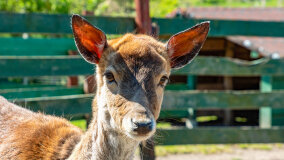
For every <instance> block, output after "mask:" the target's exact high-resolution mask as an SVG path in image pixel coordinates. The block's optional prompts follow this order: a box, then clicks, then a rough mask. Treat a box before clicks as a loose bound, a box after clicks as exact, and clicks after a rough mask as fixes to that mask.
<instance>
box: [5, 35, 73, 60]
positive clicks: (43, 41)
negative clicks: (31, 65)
mask: <svg viewBox="0 0 284 160" xmlns="http://www.w3.org/2000/svg"><path fill="white" fill-rule="evenodd" d="M0 44H1V47H0V56H58V55H68V51H69V50H72V51H76V50H77V48H76V46H75V42H74V39H73V38H28V39H23V38H0Z"/></svg>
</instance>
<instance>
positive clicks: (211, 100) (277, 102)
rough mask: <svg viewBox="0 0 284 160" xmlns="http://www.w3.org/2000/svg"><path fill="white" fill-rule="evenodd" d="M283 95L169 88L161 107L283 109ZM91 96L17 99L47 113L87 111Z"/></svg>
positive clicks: (276, 92) (169, 108)
mask: <svg viewBox="0 0 284 160" xmlns="http://www.w3.org/2000/svg"><path fill="white" fill-rule="evenodd" d="M283 97H284V91H273V92H271V93H260V92H257V91H251V92H241V91H234V92H206V91H205V92H200V91H166V92H165V97H164V101H163V105H162V110H187V109H188V108H236V109H252V108H259V107H261V106H265V105H269V106H270V107H274V108H281V107H283V103H284V99H283ZM92 98H93V94H86V95H72V96H59V97H41V98H28V99H17V100H16V102H17V103H19V104H21V105H22V106H25V107H28V108H31V109H32V110H34V111H44V112H46V113H47V114H56V115H62V114H63V113H64V114H77V113H78V114H83V113H84V114H85V113H90V111H91V109H90V106H91V101H92ZM11 100H13V99H11ZM164 114H167V113H164Z"/></svg>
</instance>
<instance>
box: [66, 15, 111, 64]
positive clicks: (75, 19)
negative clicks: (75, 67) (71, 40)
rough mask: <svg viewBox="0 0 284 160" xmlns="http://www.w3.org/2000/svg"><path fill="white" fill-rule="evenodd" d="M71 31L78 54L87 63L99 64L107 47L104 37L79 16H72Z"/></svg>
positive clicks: (102, 33) (101, 32) (98, 30)
mask: <svg viewBox="0 0 284 160" xmlns="http://www.w3.org/2000/svg"><path fill="white" fill-rule="evenodd" d="M71 23H72V30H73V34H74V37H75V43H76V46H77V48H78V50H79V52H80V54H81V55H82V56H83V57H84V59H85V60H86V61H88V62H89V63H96V64H97V63H99V60H100V58H101V56H102V54H103V51H104V48H105V47H106V46H107V39H106V35H105V34H104V32H103V31H101V30H100V29H98V28H96V27H94V26H93V25H91V24H90V23H89V22H88V21H87V20H85V19H84V18H82V17H80V16H79V15H73V16H72V20H71Z"/></svg>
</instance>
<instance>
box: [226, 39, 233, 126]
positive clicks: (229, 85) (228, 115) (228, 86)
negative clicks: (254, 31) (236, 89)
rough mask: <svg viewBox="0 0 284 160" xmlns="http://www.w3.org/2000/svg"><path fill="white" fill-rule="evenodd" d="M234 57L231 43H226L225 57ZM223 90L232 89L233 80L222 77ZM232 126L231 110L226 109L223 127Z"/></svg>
mask: <svg viewBox="0 0 284 160" xmlns="http://www.w3.org/2000/svg"><path fill="white" fill-rule="evenodd" d="M233 56H234V45H233V44H232V43H231V42H228V41H227V43H226V49H225V57H230V58H232V57H233ZM224 88H225V90H232V89H233V78H232V77H229V76H224ZM231 124H232V110H231V109H228V108H226V109H225V110H224V125H225V126H229V125H231Z"/></svg>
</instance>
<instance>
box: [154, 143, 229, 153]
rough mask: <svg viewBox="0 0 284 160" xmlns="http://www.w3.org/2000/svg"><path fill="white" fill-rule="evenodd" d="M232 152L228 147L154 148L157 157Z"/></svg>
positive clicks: (184, 146)
mask: <svg viewBox="0 0 284 160" xmlns="http://www.w3.org/2000/svg"><path fill="white" fill-rule="evenodd" d="M228 152H232V148H231V147H230V146H229V145H199V144H198V145H170V146H156V147H155V153H156V155H157V156H166V155H171V154H217V153H228Z"/></svg>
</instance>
